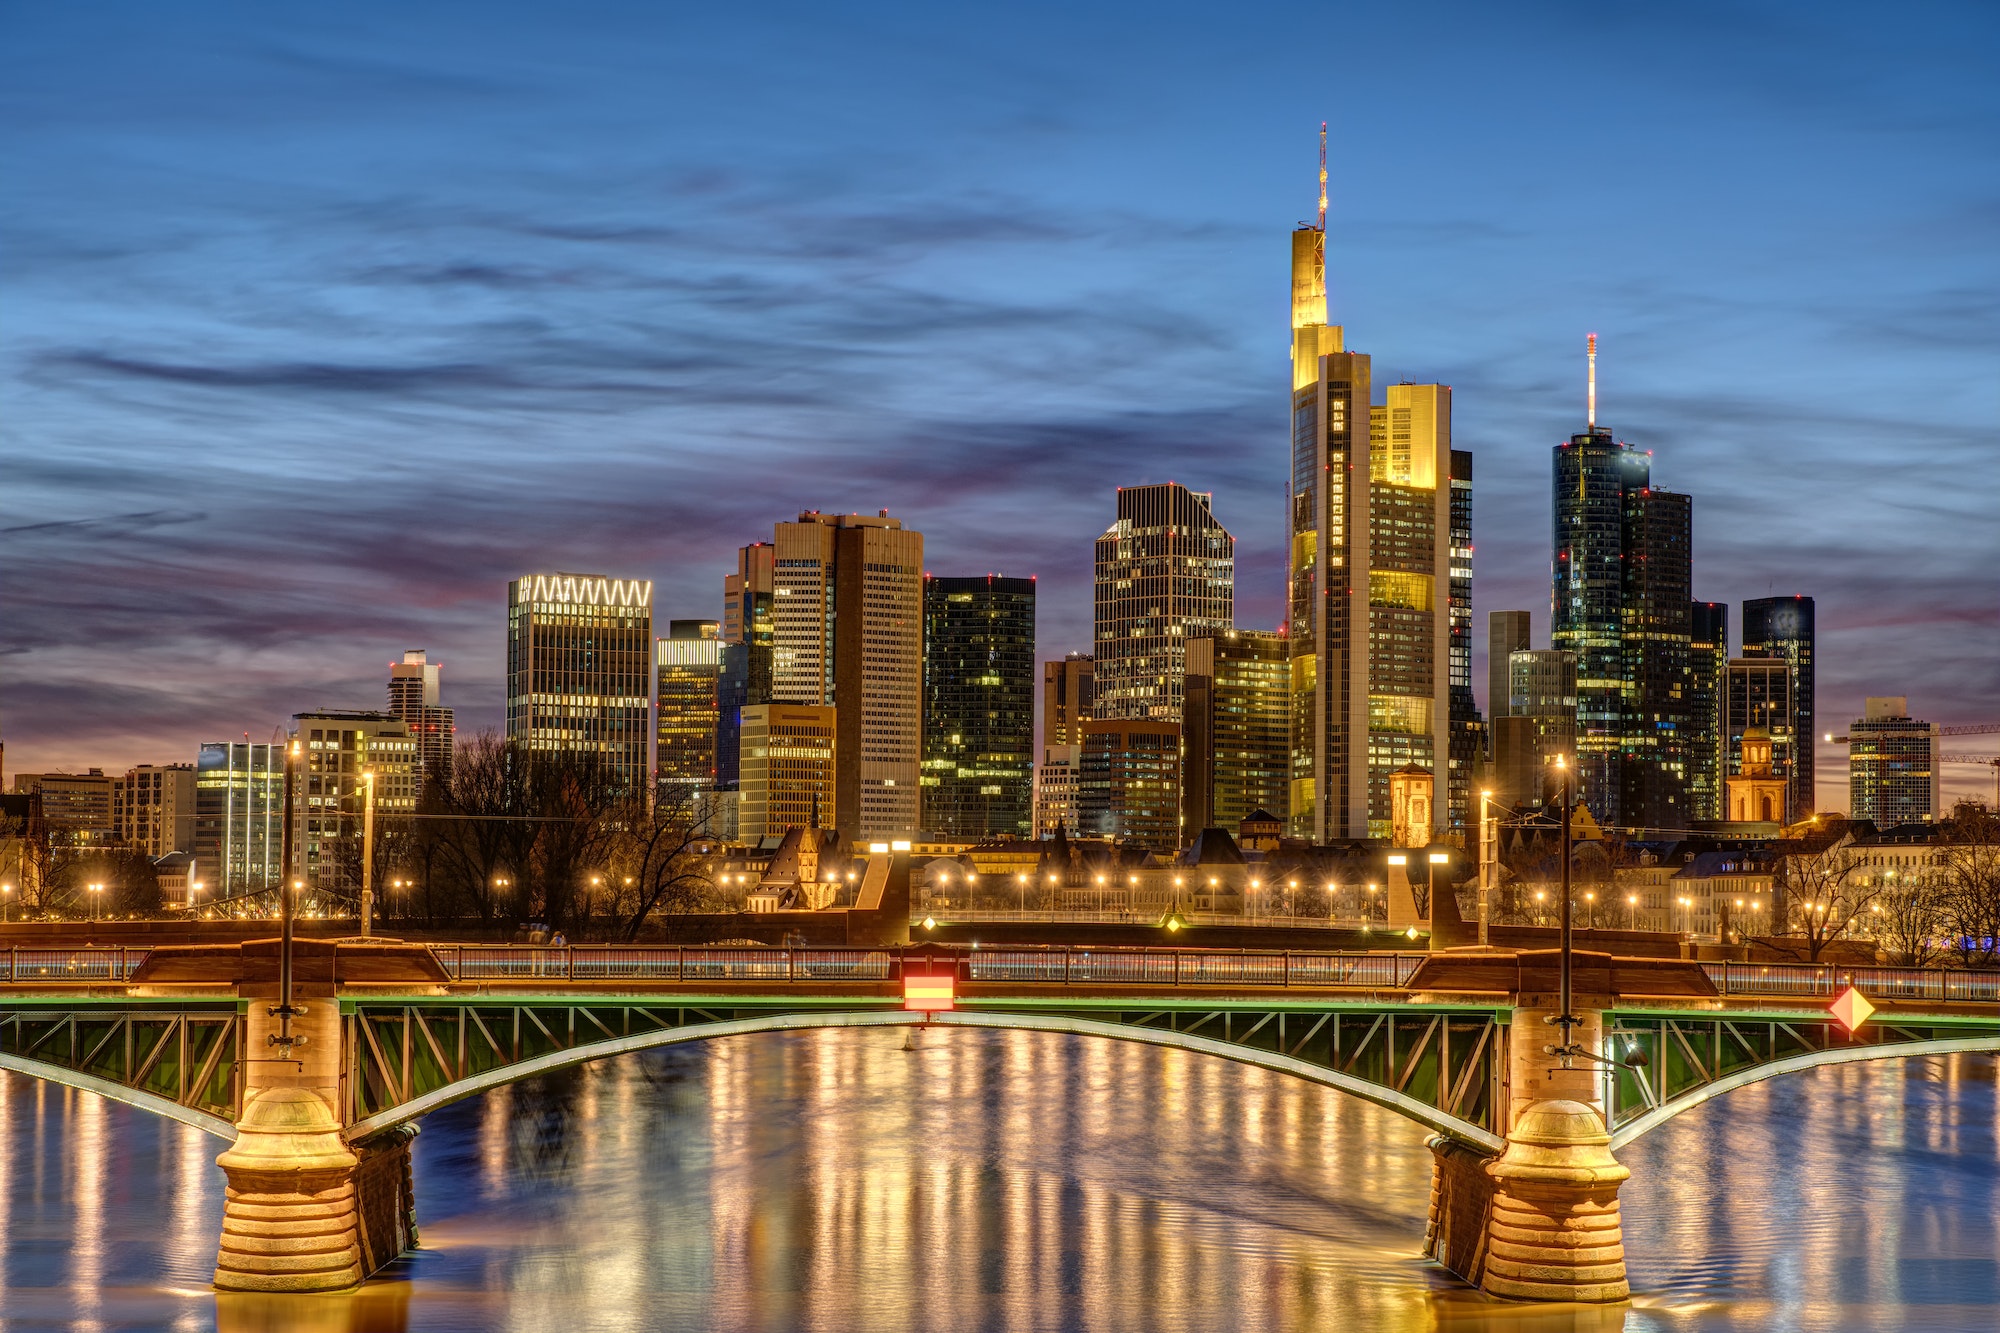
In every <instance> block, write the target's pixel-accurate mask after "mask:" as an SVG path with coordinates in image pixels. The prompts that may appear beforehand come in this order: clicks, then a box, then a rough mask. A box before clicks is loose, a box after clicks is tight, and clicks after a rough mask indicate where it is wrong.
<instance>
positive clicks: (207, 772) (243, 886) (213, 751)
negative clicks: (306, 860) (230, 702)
mask: <svg viewBox="0 0 2000 1333" xmlns="http://www.w3.org/2000/svg"><path fill="white" fill-rule="evenodd" d="M284 811H285V747H284V746H283V745H282V744H272V745H254V744H251V743H249V742H247V741H216V742H213V743H210V744H206V745H203V746H202V747H201V750H200V754H199V757H198V758H197V759H196V760H195V766H194V861H195V869H194V876H193V878H195V879H198V880H200V881H201V882H202V888H203V893H204V895H205V896H206V897H207V898H209V899H211V900H212V899H214V898H217V897H226V896H228V895H229V894H232V893H252V892H256V891H257V890H260V889H265V888H269V887H270V886H271V885H274V884H277V883H279V882H280V881H281V879H282V878H283V869H282V867H281V864H280V862H281V860H282V858H283V856H284V818H285V815H284Z"/></svg>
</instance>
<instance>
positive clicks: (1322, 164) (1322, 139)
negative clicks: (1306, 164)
mask: <svg viewBox="0 0 2000 1333" xmlns="http://www.w3.org/2000/svg"><path fill="white" fill-rule="evenodd" d="M1319 229H1320V231H1322V232H1324V231H1325V230H1326V122H1325V121H1323V120H1322V121H1321V122H1320V123H1319Z"/></svg>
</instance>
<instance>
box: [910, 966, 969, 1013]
mask: <svg viewBox="0 0 2000 1333" xmlns="http://www.w3.org/2000/svg"><path fill="white" fill-rule="evenodd" d="M956 983H957V974H956V973H955V972H938V973H932V974H922V973H916V972H906V973H904V974H903V1008H905V1009H908V1010H911V1011H912V1012H915V1013H925V1014H928V1013H936V1012H937V1011H939V1010H942V1009H949V1008H951V1006H952V1000H953V998H954V991H955V988H956Z"/></svg>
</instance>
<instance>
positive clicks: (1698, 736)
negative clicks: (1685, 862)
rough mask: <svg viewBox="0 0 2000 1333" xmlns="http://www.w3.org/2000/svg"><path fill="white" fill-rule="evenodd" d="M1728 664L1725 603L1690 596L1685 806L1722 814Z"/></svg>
mask: <svg viewBox="0 0 2000 1333" xmlns="http://www.w3.org/2000/svg"><path fill="white" fill-rule="evenodd" d="M1728 668H1729V603H1727V602H1696V603H1694V605H1693V606H1692V607H1690V608H1689V615H1688V743H1687V774H1688V811H1689V813H1690V814H1692V815H1693V816H1694V818H1695V819H1696V820H1717V819H1721V818H1723V817H1724V811H1723V798H1724V795H1725V793H1724V791H1723V787H1722V769H1723V764H1722V690H1723V681H1724V678H1725V675H1726V673H1727V671H1728Z"/></svg>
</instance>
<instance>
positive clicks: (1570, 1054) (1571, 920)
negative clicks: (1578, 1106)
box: [1549, 755, 1582, 1069]
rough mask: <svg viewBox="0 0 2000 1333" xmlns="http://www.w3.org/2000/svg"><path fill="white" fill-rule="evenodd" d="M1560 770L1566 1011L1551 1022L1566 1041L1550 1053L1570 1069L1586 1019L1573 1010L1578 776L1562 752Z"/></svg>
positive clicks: (1564, 1066) (1564, 1004) (1557, 765)
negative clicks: (1573, 829) (1573, 840)
mask: <svg viewBox="0 0 2000 1333" xmlns="http://www.w3.org/2000/svg"><path fill="white" fill-rule="evenodd" d="M1556 769H1557V771H1558V772H1560V773H1561V774H1562V810H1563V821H1562V902H1561V904H1560V906H1561V908H1562V1012H1561V1013H1559V1014H1557V1015H1556V1016H1555V1017H1554V1018H1552V1019H1550V1020H1549V1021H1550V1022H1551V1023H1554V1024H1555V1025H1556V1026H1557V1027H1559V1028H1561V1029H1562V1040H1561V1042H1560V1043H1559V1044H1558V1045H1557V1047H1556V1048H1555V1049H1554V1050H1552V1051H1550V1052H1549V1054H1551V1055H1557V1056H1560V1057H1562V1067H1563V1068H1564V1069H1568V1068H1570V1067H1571V1065H1570V1061H1571V1060H1572V1059H1573V1058H1574V1057H1575V1056H1576V1055H1578V1054H1580V1052H1579V1051H1578V1049H1577V1046H1576V1043H1575V1042H1573V1041H1572V1040H1570V1037H1571V1034H1572V1033H1573V1032H1574V1031H1575V1029H1576V1027H1577V1025H1578V1024H1579V1023H1581V1022H1582V1020H1581V1019H1579V1018H1578V1017H1577V1016H1576V1015H1575V1014H1574V1013H1572V1012H1570V1009H1571V987H1572V982H1573V977H1572V972H1573V969H1574V967H1575V958H1574V957H1573V949H1574V940H1573V939H1572V934H1573V931H1574V929H1575V925H1576V910H1575V905H1574V904H1573V903H1571V902H1570V869H1569V838H1570V808H1571V806H1572V804H1573V803H1574V802H1573V800H1572V787H1573V785H1574V783H1575V776H1574V775H1573V774H1572V773H1571V771H1570V767H1569V762H1568V760H1567V759H1565V758H1564V757H1563V756H1562V755H1557V756H1556Z"/></svg>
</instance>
